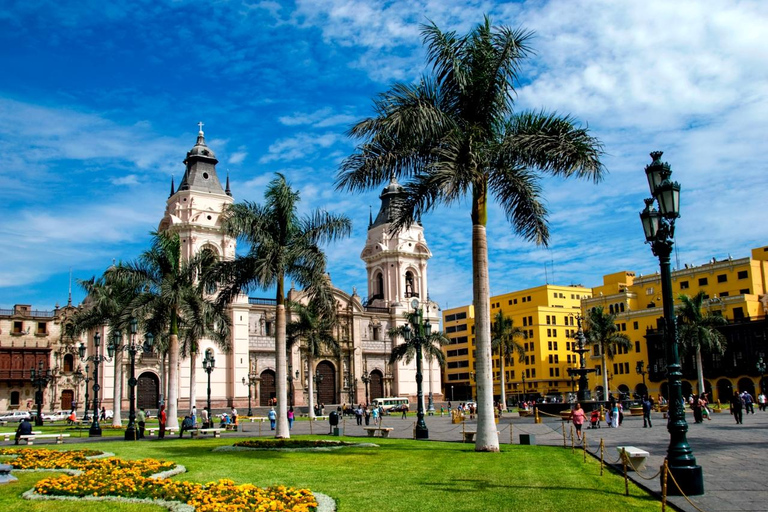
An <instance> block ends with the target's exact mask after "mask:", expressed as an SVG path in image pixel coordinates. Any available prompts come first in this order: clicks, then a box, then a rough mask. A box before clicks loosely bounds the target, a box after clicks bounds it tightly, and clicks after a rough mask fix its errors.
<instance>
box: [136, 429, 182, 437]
mask: <svg viewBox="0 0 768 512" xmlns="http://www.w3.org/2000/svg"><path fill="white" fill-rule="evenodd" d="M178 431H179V428H178V427H166V428H165V433H166V434H175V433H176V432H178ZM155 432H160V427H152V428H145V429H144V434H145V435H148V436H150V437H152V436H153V435H155Z"/></svg>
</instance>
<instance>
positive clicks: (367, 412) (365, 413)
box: [363, 406, 371, 427]
mask: <svg viewBox="0 0 768 512" xmlns="http://www.w3.org/2000/svg"><path fill="white" fill-rule="evenodd" d="M363 416H364V417H365V426H366V427H367V426H368V425H370V424H371V410H370V409H369V408H368V407H367V406H366V408H365V410H364V411H363Z"/></svg>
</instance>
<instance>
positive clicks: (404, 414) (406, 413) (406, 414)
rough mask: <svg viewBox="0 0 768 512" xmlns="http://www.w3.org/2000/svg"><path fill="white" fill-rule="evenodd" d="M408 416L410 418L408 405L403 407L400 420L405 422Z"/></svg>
mask: <svg viewBox="0 0 768 512" xmlns="http://www.w3.org/2000/svg"><path fill="white" fill-rule="evenodd" d="M406 416H408V404H405V405H403V415H402V416H401V417H400V418H401V419H403V420H404V419H405V418H406Z"/></svg>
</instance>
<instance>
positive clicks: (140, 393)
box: [136, 372, 160, 409]
mask: <svg viewBox="0 0 768 512" xmlns="http://www.w3.org/2000/svg"><path fill="white" fill-rule="evenodd" d="M159 404H160V379H158V378H157V375H155V374H154V373H152V372H144V373H142V374H141V375H139V378H138V380H137V381H136V407H137V408H139V409H154V408H156V407H159Z"/></svg>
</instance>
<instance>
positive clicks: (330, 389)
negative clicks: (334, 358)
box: [315, 361, 337, 404]
mask: <svg viewBox="0 0 768 512" xmlns="http://www.w3.org/2000/svg"><path fill="white" fill-rule="evenodd" d="M315 373H317V374H320V375H322V376H323V380H322V382H320V383H318V385H317V401H318V402H319V403H321V404H335V403H337V399H336V368H335V367H334V366H333V363H331V362H330V361H320V362H319V363H318V364H317V367H316V369H315Z"/></svg>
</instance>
